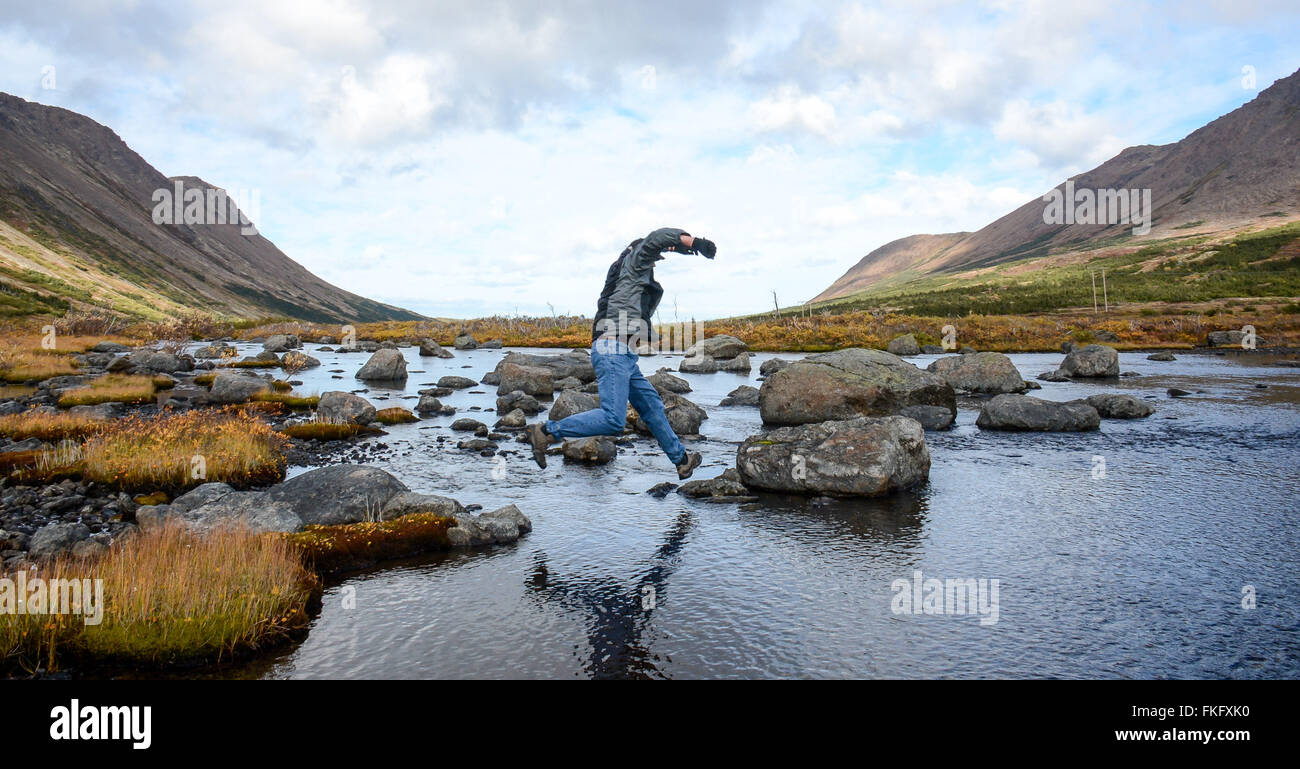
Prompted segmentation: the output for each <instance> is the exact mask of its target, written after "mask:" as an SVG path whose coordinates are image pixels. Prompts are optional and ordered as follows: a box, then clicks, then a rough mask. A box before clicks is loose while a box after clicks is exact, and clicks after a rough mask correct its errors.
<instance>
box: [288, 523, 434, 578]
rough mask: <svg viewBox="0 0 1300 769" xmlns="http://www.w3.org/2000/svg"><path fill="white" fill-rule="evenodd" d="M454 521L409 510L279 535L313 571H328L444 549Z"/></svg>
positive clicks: (311, 527)
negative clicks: (386, 517) (376, 519)
mask: <svg viewBox="0 0 1300 769" xmlns="http://www.w3.org/2000/svg"><path fill="white" fill-rule="evenodd" d="M455 525H456V521H455V519H454V518H448V517H445V516H441V515H437V514H436V513H413V514H411V515H404V516H402V517H401V518H394V519H393V520H391V521H382V522H365V523H349V524H345V525H342V526H307V527H305V528H304V529H303V530H302V531H300V532H296V533H293V534H282V535H280V536H282V537H283V538H284V541H285V542H287V543H289V544H291V545H293V546H294V547H295V548H297V549H298V550H299V551H300V552H301V553H302V555H303V557H304V559H305V560H306V562H307V563H308V564H311V565H312V566H313V567H314V568H315V569H316V571H317V572H320V573H329V572H334V571H339V570H343V569H355V568H358V567H361V566H366V565H368V564H371V563H374V562H375V561H383V560H390V559H393V558H409V557H411V556H415V555H420V554H421V553H426V552H429V551H432V550H443V549H446V548H447V547H448V546H449V542H448V540H447V529H449V528H451V527H452V526H455Z"/></svg>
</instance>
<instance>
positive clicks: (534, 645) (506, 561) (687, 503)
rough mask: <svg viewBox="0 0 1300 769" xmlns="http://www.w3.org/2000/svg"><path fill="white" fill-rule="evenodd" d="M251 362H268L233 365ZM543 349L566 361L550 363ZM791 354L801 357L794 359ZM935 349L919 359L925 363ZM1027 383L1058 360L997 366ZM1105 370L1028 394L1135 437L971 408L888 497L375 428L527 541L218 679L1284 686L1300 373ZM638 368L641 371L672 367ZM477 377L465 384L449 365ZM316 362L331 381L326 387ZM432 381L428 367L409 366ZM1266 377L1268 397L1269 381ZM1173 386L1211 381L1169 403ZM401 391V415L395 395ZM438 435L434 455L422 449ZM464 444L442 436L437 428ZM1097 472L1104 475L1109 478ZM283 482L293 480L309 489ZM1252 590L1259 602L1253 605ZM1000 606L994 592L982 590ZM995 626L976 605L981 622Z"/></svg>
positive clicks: (399, 451)
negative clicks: (793, 490)
mask: <svg viewBox="0 0 1300 769" xmlns="http://www.w3.org/2000/svg"><path fill="white" fill-rule="evenodd" d="M316 347H317V346H316V345H308V351H309V352H311V353H312V354H313V355H316V356H317V357H319V358H320V359H321V360H322V361H323V362H324V364H325V365H323V366H322V367H320V368H318V369H314V370H312V371H309V372H306V373H305V374H303V375H300V376H299V377H298V378H300V379H302V380H304V385H303V386H302V387H300V388H298V389H299V391H300V392H324V391H326V390H331V389H342V390H361V389H364V388H366V385H364V384H362V383H360V382H358V381H357V380H355V379H354V378H353V374H354V373H355V372H356V371H357V369H358V368H359V367H360V366H361V364H362V363H364V361H365V360H366V359H367V358H368V355H366V354H363V353H353V354H339V353H318V352H316V351H315V348H316ZM246 349H248V350H252V351H254V352H255V351H256V349H260V348H251V347H250V348H246ZM404 352H405V354H406V356H407V359H408V361H409V362H410V364H411V365H410V369H411V370H412V372H413V373H411V375H410V379H409V380H408V381H407V384H406V388H405V389H404V390H381V389H379V388H374V387H371V388H369V392H367V393H364V394H365V396H366V397H368V398H370V399H371V400H372V401H373V402H374V403H375V405H376V406H378V407H381V408H382V407H384V406H391V405H405V406H407V407H408V408H413V407H414V404H415V402H416V401H415V396H414V394H415V391H416V390H418V389H420V388H422V387H425V386H429V385H431V383H433V382H434V381H436V380H437V379H438V378H439V377H440V376H443V375H445V374H460V375H465V376H470V377H471V378H474V379H478V378H481V377H482V375H483V374H484V373H485V372H487V371H489V370H491V369H492V368H493V367H494V366H495V365H496V363H497V361H498V360H499V359H500V357H501V356H502V355H503V354H504V353H503V351H494V350H477V351H472V352H458V353H457V355H456V358H455V359H450V360H443V359H437V358H420V357H419V356H418V355H417V351H416V350H414V349H411V348H407V349H406V350H404ZM539 352H550V353H554V352H556V351H553V350H552V351H539ZM770 357H773V356H772V355H770V354H760V355H757V356H755V358H754V369H753V374H752V376H748V377H746V376H740V375H734V374H725V373H719V374H708V375H684V378H686V379H687V380H688V381H690V383H691V385H692V387H693V388H694V392H692V393H690V394H689V395H688V396H687V397H689V398H691V399H692V400H693V401H695V402H696V403H698V404H700V405H701V406H703V407H704V408H705V409H706V410H707V411H708V413H709V419H708V420H707V421H706V422H705V423H704V426H703V428H702V431H703V433H704V434H705V436H706V437H705V438H704V439H702V440H700V441H698V442H695V443H694V444H693V445H689V446H688V448H693V449H697V450H701V451H703V452H704V455H705V465H704V467H702V468H701V469H700V470H699V471H697V473H696V477H698V478H708V477H711V476H713V475H716V474H718V473H720V472H722V470H723V469H725V468H726V467H729V466H732V465H733V464H734V459H735V450H736V445H737V444H738V443H739V441H740V440H741V439H742V438H744V437H745V436H746V435H749V434H751V433H754V432H757V431H758V429H759V426H760V420H759V417H758V410H757V409H756V408H752V407H751V408H745V407H731V408H721V407H718V406H717V405H716V404H717V403H718V402H719V401H720V400H721V399H722V398H723V397H724V396H725V395H726V394H727V392H729V391H730V390H732V389H733V388H735V387H736V386H738V385H740V384H743V383H746V382H749V383H750V384H754V385H757V382H756V379H757V376H758V365H759V364H760V363H761V362H762V361H764V360H767V359H768V358H770ZM784 357H799V356H798V355H788V356H784ZM933 357H934V356H918V358H916V359H914V361H915V362H917V363H918V364H919V365H921V366H925V365H926V364H927V363H928V362H929V360H931V359H933ZM1011 357H1012V359H1013V360H1014V361H1015V363H1016V365H1017V366H1018V367H1019V369H1020V371H1021V373H1022V374H1023V375H1025V377H1026V378H1027V379H1032V378H1033V377H1034V376H1035V375H1037V374H1038V373H1040V372H1042V371H1047V370H1050V369H1053V368H1056V366H1057V365H1058V364H1059V362H1060V360H1061V357H1062V356H1061V355H1059V354H1057V355H1038V354H1033V355H1030V354H1026V355H1013V356H1011ZM1145 357H1146V356H1145V354H1144V353H1121V355H1120V361H1121V368H1122V369H1123V370H1125V371H1130V370H1131V371H1137V372H1138V373H1140V374H1142V376H1140V377H1131V378H1124V379H1120V380H1115V381H1110V382H1106V383H1095V384H1075V383H1061V384H1054V383H1043V389H1042V390H1040V391H1037V392H1034V393H1031V394H1033V395H1036V396H1037V397H1042V398H1048V399H1052V400H1069V399H1072V398H1077V397H1082V396H1086V395H1089V394H1093V393H1098V392H1129V393H1132V394H1134V395H1137V396H1138V397H1150V398H1153V399H1154V401H1155V403H1156V405H1157V408H1158V410H1157V412H1156V413H1155V415H1153V416H1152V417H1150V418H1148V419H1145V420H1136V421H1131V422H1126V421H1116V420H1105V421H1103V423H1102V429H1101V431H1100V432H1096V433H1090V434H1009V433H989V432H981V431H980V430H978V429H977V428H976V427H975V425H974V422H975V418H976V416H977V415H978V403H977V402H974V401H963V402H960V403H959V408H960V410H959V414H958V419H957V424H956V426H955V427H954V428H953V430H952V431H950V432H946V433H934V432H931V433H928V434H927V436H926V437H927V441H928V442H929V446H930V452H931V457H932V462H933V465H932V469H931V473H930V480H929V482H928V484H926V485H925V486H924V487H922V488H920V489H918V490H916V491H914V492H910V493H906V494H899V495H895V496H892V497H889V498H886V499H879V500H856V501H833V502H827V501H826V500H810V499H805V498H798V497H765V498H764V499H763V501H761V502H759V503H751V504H735V503H708V502H697V501H692V500H689V499H686V498H684V497H681V496H680V495H677V494H669V495H668V496H667V497H666V498H664V499H661V500H660V499H654V498H652V497H650V496H648V495H647V494H645V493H644V492H645V491H646V490H647V489H648V488H650V487H651V486H653V485H655V484H656V483H659V482H661V481H665V480H672V481H675V480H676V475H675V473H673V471H672V467H671V465H670V463H669V462H668V460H667V459H666V458H665V457H664V456H663V455H662V454H660V453H659V451H658V448H657V447H656V446H655V445H654V443H653V442H652V441H650V440H648V439H639V440H637V441H636V443H635V445H634V447H632V448H625V449H622V450H621V452H620V454H619V456H618V458H617V460H615V461H614V462H613V463H611V464H609V465H606V466H603V467H580V466H573V465H566V464H564V463H563V462H561V461H560V460H559V459H558V458H555V459H553V460H552V461H551V463H550V467H549V468H548V469H546V470H541V469H539V468H537V467H536V465H534V464H533V463H532V461H531V459H530V458H529V457H528V453H527V451H526V447H525V446H524V445H523V444H515V443H512V442H503V443H502V448H504V449H507V450H511V451H515V452H516V453H515V454H514V455H513V456H510V457H508V458H507V459H506V464H505V472H504V473H503V472H500V471H498V472H497V473H496V474H494V473H493V469H494V467H496V466H497V463H496V460H495V459H490V458H483V457H480V456H478V455H477V454H473V453H468V452H462V451H460V450H458V449H456V448H455V439H457V438H460V437H463V434H454V433H452V432H451V431H450V430H448V429H447V425H449V424H450V423H451V421H453V420H454V419H456V418H457V417H461V416H475V417H476V418H479V419H481V420H482V421H483V422H486V423H488V424H489V425H491V423H492V422H493V421H495V418H496V417H495V415H494V414H492V413H491V412H489V413H485V414H484V413H479V412H472V411H469V408H470V407H472V406H479V407H481V408H484V409H490V408H492V407H493V406H494V404H495V389H496V388H494V387H488V386H479V387H475V388H472V391H460V392H458V393H456V394H453V395H451V396H449V397H447V398H444V399H442V400H443V402H444V403H448V404H451V405H453V406H455V407H457V409H458V413H457V414H456V415H455V416H454V417H438V418H434V419H430V420H424V421H421V422H417V423H414V424H410V425H401V426H397V427H391V428H387V429H388V432H389V435H387V436H382V437H379V438H373V439H370V440H380V441H384V442H387V443H388V444H389V445H390V446H391V447H392V448H393V449H394V451H393V453H392V456H391V457H390V458H389V459H387V460H385V461H381V462H377V463H376V464H377V465H378V466H380V467H383V468H384V469H386V470H389V471H391V472H392V473H394V474H395V475H397V476H398V477H399V478H401V479H402V480H403V481H405V482H406V483H407V485H408V486H410V487H411V488H412V489H414V490H416V491H421V492H426V493H439V494H447V495H451V496H454V497H456V498H457V499H459V500H461V502H463V503H466V504H469V503H479V504H482V505H483V507H484V509H488V510H490V509H493V508H494V507H497V506H500V505H504V504H508V503H512V502H513V503H515V504H518V505H519V507H520V509H522V510H523V511H524V512H525V513H527V514H528V515H529V516H530V517H531V518H532V520H533V524H534V527H535V528H534V530H533V532H532V533H531V534H529V535H527V536H525V537H524V538H522V539H521V540H520V541H519V542H518V543H516V544H513V545H510V546H503V547H498V548H489V549H485V550H479V551H471V552H457V553H450V554H439V555H435V556H431V557H427V558H422V559H419V560H416V561H408V562H402V563H397V564H388V565H386V566H385V567H383V568H379V569H375V570H372V571H369V572H365V573H360V574H356V575H353V576H350V577H348V578H345V579H343V580H342V581H340V582H338V583H337V584H332V585H331V586H330V587H329V588H328V589H327V591H326V594H325V599H324V606H323V609H322V611H321V613H320V615H319V616H318V617H317V618H316V619H315V620H314V622H313V623H312V627H311V631H310V634H309V635H308V636H307V638H306V639H305V640H304V641H303V642H301V643H300V644H298V645H296V646H294V647H292V648H289V649H286V650H283V651H281V652H279V653H276V654H275V655H273V656H270V657H266V658H262V659H259V660H257V661H255V662H253V663H250V664H247V665H245V666H242V667H239V668H235V669H231V668H225V669H223V670H221V671H220V672H219V673H218V674H219V675H238V676H252V677H257V676H264V677H273V678H389V677H392V678H424V677H446V678H457V677H466V678H471V677H553V678H569V677H572V678H589V677H648V678H704V677H708V678H713V677H809V678H814V677H903V678H910V677H926V678H930V677H959V678H986V677H1065V678H1081V677H1087V678H1093V677H1105V678H1166V677H1167V678H1203V677H1212V678H1219V677H1229V678H1279V677H1283V678H1294V677H1296V676H1297V674H1300V557H1297V553H1298V552H1300V527H1298V526H1297V520H1296V518H1297V513H1300V370H1297V369H1286V368H1280V367H1276V366H1275V365H1272V363H1271V362H1270V361H1271V359H1268V358H1265V357H1263V356H1243V355H1233V354H1231V353H1229V355H1228V356H1225V357H1219V356H1214V355H1193V354H1180V355H1179V359H1178V360H1177V361H1176V362H1172V363H1157V362H1151V361H1147V360H1146V359H1145ZM678 360H679V358H677V357H668V356H662V357H658V358H645V359H642V361H641V366H642V369H643V370H644V371H645V372H646V373H647V374H649V373H653V372H654V371H655V369H657V368H658V367H660V366H665V365H667V366H669V367H672V368H675V367H676V363H677V361H678ZM465 366H468V368H463V367H465ZM330 369H343V373H342V374H340V376H342V377H343V378H342V379H332V378H331V377H332V376H333V375H332V374H331V373H330V371H329V370H330ZM419 372H422V373H419ZM1256 384H1266V385H1268V387H1267V389H1258V388H1256V387H1255V385H1256ZM1168 387H1181V388H1183V389H1185V390H1190V391H1194V392H1195V391H1202V392H1200V393H1197V394H1195V395H1193V396H1192V397H1188V398H1182V399H1174V398H1170V397H1168V396H1167V395H1166V394H1165V389H1166V388H1168ZM403 399H405V400H403ZM439 435H442V436H447V437H448V438H449V440H447V441H446V442H444V443H443V444H441V445H439V444H438V443H437V442H436V437H437V436H439ZM453 436H454V437H453ZM1098 457H1101V458H1104V469H1105V472H1104V477H1094V475H1097V474H1098V470H1099V468H1100V464H1099V462H1100V460H1098V459H1097V458H1098ZM301 471H302V468H295V469H293V470H292V471H291V472H301ZM917 570H919V571H921V572H922V573H923V575H924V577H926V578H930V577H937V578H940V579H977V580H978V579H986V580H994V579H996V580H998V586H999V587H998V593H997V621H996V622H995V623H981V621H980V619H981V617H980V616H978V615H974V614H970V613H968V614H965V615H952V614H924V613H922V614H897V613H895V612H894V611H893V610H892V609H891V604H892V599H893V598H894V596H895V590H894V589H893V588H892V583H894V581H895V580H906V581H907V582H908V583H909V584H910V582H911V580H912V579H913V573H914V571H917ZM1247 586H1251V587H1253V590H1254V595H1255V597H1256V604H1255V608H1253V609H1248V608H1243V605H1242V601H1243V589H1246V587H1247ZM990 598H991V595H990ZM991 616H992V615H991V614H990V615H986V616H985V619H986V620H987V619H988V618H989V617H991Z"/></svg>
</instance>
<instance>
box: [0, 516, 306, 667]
mask: <svg viewBox="0 0 1300 769" xmlns="http://www.w3.org/2000/svg"><path fill="white" fill-rule="evenodd" d="M28 574H29V575H34V576H40V577H42V578H44V579H52V578H60V579H91V580H95V579H99V580H103V606H102V612H103V614H102V621H101V622H100V624H97V625H87V624H85V621H84V619H83V617H81V616H78V615H75V614H62V615H54V614H45V615H39V614H26V615H5V616H4V617H2V618H0V666H3V667H7V668H10V669H28V670H30V669H32V668H34V667H35V666H37V665H40V666H43V667H46V668H47V669H51V670H54V669H58V667H59V666H60V664H61V663H68V662H73V661H76V660H79V659H87V660H94V661H96V662H122V663H133V664H138V663H144V664H150V665H162V664H167V663H174V662H180V661H187V660H197V659H203V660H219V659H222V658H224V657H227V656H229V655H231V654H234V653H238V652H242V651H247V650H252V649H257V648H261V647H265V646H268V645H271V644H274V643H276V642H278V641H281V640H283V639H285V638H287V637H289V636H290V635H291V634H293V633H294V632H295V631H297V630H299V629H301V628H303V627H304V626H305V625H306V623H307V621H308V614H307V610H308V606H309V604H310V602H311V601H312V599H313V598H314V597H315V596H317V595H318V593H319V590H320V583H319V580H318V579H317V577H316V576H315V575H314V574H313V573H312V572H310V571H309V570H308V569H307V568H305V567H304V565H303V562H302V559H301V557H300V555H299V552H298V548H297V547H296V546H294V545H292V544H290V543H288V542H286V541H285V540H284V539H282V538H280V537H275V536H267V535H261V534H254V533H252V532H249V531H248V530H247V529H246V528H243V527H240V526H234V527H231V528H227V529H218V530H216V531H213V532H211V533H209V534H206V535H204V536H198V535H195V534H193V533H191V532H188V531H187V530H185V529H184V528H183V527H182V526H181V525H180V524H179V523H176V522H174V521H173V522H169V523H167V524H164V525H163V526H161V527H158V528H156V529H152V530H149V531H145V532H142V533H139V534H136V535H135V536H132V537H130V538H127V539H125V540H123V541H119V542H117V543H114V545H113V546H112V547H111V548H110V550H109V552H108V553H107V554H106V555H105V556H104V557H102V558H100V559H99V560H97V561H93V562H86V561H78V560H74V559H63V560H59V561H56V562H54V563H51V564H48V565H46V566H45V567H44V568H42V569H39V570H38V571H37V572H35V573H34V574H33V573H32V572H28Z"/></svg>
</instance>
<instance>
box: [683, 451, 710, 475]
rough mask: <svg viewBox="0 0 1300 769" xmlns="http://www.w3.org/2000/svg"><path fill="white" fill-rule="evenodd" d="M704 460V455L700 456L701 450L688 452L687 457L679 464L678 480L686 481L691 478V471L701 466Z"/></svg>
mask: <svg viewBox="0 0 1300 769" xmlns="http://www.w3.org/2000/svg"><path fill="white" fill-rule="evenodd" d="M703 461H704V457H702V456H700V452H698V451H693V452H687V454H686V458H685V459H683V460H682V463H681V464H680V465H678V466H677V480H679V481H684V480H686V479H687V478H690V477H691V473H693V472H695V468H697V467H699V466H700V463H701V462H703Z"/></svg>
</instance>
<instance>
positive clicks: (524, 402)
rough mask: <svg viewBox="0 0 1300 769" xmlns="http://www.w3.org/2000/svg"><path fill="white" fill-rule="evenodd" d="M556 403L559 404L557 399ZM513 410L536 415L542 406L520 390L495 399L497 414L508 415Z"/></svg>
mask: <svg viewBox="0 0 1300 769" xmlns="http://www.w3.org/2000/svg"><path fill="white" fill-rule="evenodd" d="M563 397H564V395H563V394H561V395H560V398H563ZM556 402H557V403H558V402H559V398H556ZM515 409H519V410H520V411H523V412H524V413H525V414H536V413H538V412H539V411H541V410H542V404H540V403H538V402H537V399H536V398H534V397H533V396H531V395H529V394H528V393H526V392H524V391H522V390H515V391H514V392H511V393H507V394H505V395H501V396H499V397H498V398H497V413H498V414H508V413H510V412H511V411H513V410H515Z"/></svg>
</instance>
